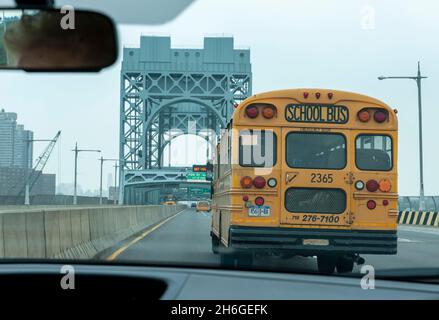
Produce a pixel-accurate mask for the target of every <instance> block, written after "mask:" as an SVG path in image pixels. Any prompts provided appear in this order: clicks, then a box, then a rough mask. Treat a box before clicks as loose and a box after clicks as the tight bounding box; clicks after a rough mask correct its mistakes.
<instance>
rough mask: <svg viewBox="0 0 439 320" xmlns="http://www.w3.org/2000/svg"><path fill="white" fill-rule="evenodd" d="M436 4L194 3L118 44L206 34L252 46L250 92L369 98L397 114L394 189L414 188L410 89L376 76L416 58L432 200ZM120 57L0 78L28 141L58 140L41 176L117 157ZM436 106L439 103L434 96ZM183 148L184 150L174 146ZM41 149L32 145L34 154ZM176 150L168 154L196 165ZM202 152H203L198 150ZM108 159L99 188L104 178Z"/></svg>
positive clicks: (82, 170)
mask: <svg viewBox="0 0 439 320" xmlns="http://www.w3.org/2000/svg"><path fill="white" fill-rule="evenodd" d="M438 17H439V2H438V1H434V0H431V1H415V0H413V1H408V0H406V1H402V0H394V1H352V0H343V1H328V0H320V1H285V0H270V1H262V0H245V1H242V0H221V1H218V0H198V1H196V2H195V3H194V4H192V5H191V6H190V7H189V8H188V9H186V11H184V12H183V14H181V15H180V16H179V17H178V18H176V19H175V20H173V21H171V22H169V23H167V24H165V25H163V26H148V25H142V26H137V25H136V26H133V25H131V26H124V25H122V26H120V27H119V31H120V40H121V45H138V44H139V38H140V35H141V34H147V35H148V34H152V35H170V36H172V45H173V46H177V47H185V46H187V47H198V48H200V47H202V44H203V36H205V35H218V34H225V35H233V36H234V38H235V46H236V47H249V48H250V49H251V62H252V67H253V93H257V92H262V91H268V90H273V89H282V88H297V87H320V88H332V89H340V90H347V91H354V92H359V93H363V94H367V95H370V96H373V97H376V98H378V99H381V100H383V101H384V102H386V103H388V104H389V105H390V106H392V107H394V108H397V109H398V110H399V113H398V115H399V125H400V135H399V158H398V160H399V178H400V180H399V191H400V194H401V195H416V194H417V193H418V191H419V183H418V180H419V174H418V172H419V166H418V163H419V161H418V125H417V119H418V118H417V95H416V84H415V82H414V81H411V80H387V81H378V80H377V79H376V77H377V76H379V75H413V76H414V75H415V73H416V62H417V61H418V60H419V59H420V60H421V63H422V70H423V72H424V73H425V75H427V76H428V77H429V78H428V79H426V80H425V81H424V83H423V105H424V138H425V140H424V150H425V154H424V159H425V160H424V165H425V169H424V170H425V190H426V194H429V195H432V194H435V195H437V194H439V185H438V184H437V183H436V180H438V179H439V170H438V169H437V167H435V166H437V159H438V157H439V147H438V142H437V139H438V138H437V135H438V134H437V132H436V128H437V124H436V122H437V121H436V119H437V118H439V109H438V108H437V106H436V103H435V98H436V97H435V95H436V93H437V92H438V84H439V63H438V59H439V42H438V40H437V39H438V34H439V19H438ZM119 73H120V61H119V62H118V63H116V65H115V66H113V67H111V68H109V69H107V70H105V71H103V72H101V73H99V74H26V73H23V72H19V71H2V72H1V73H0V83H1V86H0V92H1V97H2V98H1V99H0V108H5V109H6V110H7V111H13V112H17V113H18V119H19V122H20V123H22V124H24V125H25V126H26V128H28V129H30V130H33V131H34V133H35V138H51V137H53V136H54V135H55V133H56V131H57V130H62V137H61V141H60V143H59V144H58V146H57V148H59V151H58V150H57V149H55V152H54V154H53V156H52V157H51V159H50V161H49V164H48V167H47V170H46V171H47V172H52V173H56V174H58V182H61V183H70V182H72V181H73V153H72V152H71V151H70V150H71V149H72V148H73V146H74V144H75V142H76V141H78V143H79V146H80V147H83V148H100V149H102V150H103V155H104V157H111V158H113V157H115V156H118V148H119V136H118V132H119V131H118V130H119V95H120V88H119ZM436 100H437V98H436ZM181 145H183V144H181ZM44 146H45V145H44V144H38V145H35V148H34V150H35V156H37V155H38V154H39V153H40V152H41V150H42V148H43V147H44ZM185 151H186V149H185V148H184V147H180V148H179V149H175V150H174V151H173V158H175V159H177V158H178V159H179V160H180V163H181V162H182V161H183V162H185V161H186V162H188V163H190V162H191V161H194V157H195V153H194V152H193V150H192V151H191V152H189V153H188V154H186V155H185ZM200 154H204V151H202V150H201V151H200ZM97 158H98V156H97V155H96V154H81V155H80V166H79V178H78V179H79V182H78V183H79V184H81V185H82V187H83V188H84V189H97V188H98V186H99V163H98V161H97ZM111 172H113V168H112V164H109V163H107V164H106V168H105V173H104V186H106V185H107V182H106V181H105V180H106V179H107V176H108V173H111Z"/></svg>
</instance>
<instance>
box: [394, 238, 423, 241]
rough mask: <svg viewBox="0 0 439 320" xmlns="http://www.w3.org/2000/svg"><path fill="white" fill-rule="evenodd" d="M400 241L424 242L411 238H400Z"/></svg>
mask: <svg viewBox="0 0 439 320" xmlns="http://www.w3.org/2000/svg"><path fill="white" fill-rule="evenodd" d="M398 242H422V241H418V240H411V239H407V238H398Z"/></svg>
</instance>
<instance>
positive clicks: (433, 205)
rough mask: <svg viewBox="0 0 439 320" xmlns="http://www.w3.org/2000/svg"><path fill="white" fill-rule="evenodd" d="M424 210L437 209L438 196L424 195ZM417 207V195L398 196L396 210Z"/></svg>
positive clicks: (438, 206) (438, 204)
mask: <svg viewBox="0 0 439 320" xmlns="http://www.w3.org/2000/svg"><path fill="white" fill-rule="evenodd" d="M424 202H425V208H424V210H425V211H439V196H425V197H424ZM418 209H419V197H418V196H400V197H399V198H398V210H399V211H409V210H418Z"/></svg>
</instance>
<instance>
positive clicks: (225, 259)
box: [221, 254, 253, 269]
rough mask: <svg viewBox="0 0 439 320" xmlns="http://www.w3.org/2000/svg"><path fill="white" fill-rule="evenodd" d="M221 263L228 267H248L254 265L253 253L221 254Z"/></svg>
mask: <svg viewBox="0 0 439 320" xmlns="http://www.w3.org/2000/svg"><path fill="white" fill-rule="evenodd" d="M221 265H222V266H224V267H227V268H237V269H247V268H251V267H252V266H253V255H252V254H221Z"/></svg>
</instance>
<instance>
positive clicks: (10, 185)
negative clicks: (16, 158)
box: [0, 167, 56, 196]
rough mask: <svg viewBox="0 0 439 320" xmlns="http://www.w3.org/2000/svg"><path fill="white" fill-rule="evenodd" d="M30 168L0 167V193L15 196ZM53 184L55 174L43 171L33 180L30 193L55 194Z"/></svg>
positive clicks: (20, 189) (22, 185) (54, 182)
mask: <svg viewBox="0 0 439 320" xmlns="http://www.w3.org/2000/svg"><path fill="white" fill-rule="evenodd" d="M30 170H31V169H30ZM30 170H29V169H25V168H5V167H0V195H2V196H17V195H18V194H19V193H20V192H21V191H22V190H23V187H24V185H25V182H26V177H27V174H28V172H29V171H30ZM55 185H56V175H55V174H46V173H43V174H41V175H40V177H39V178H38V180H37V181H36V182H35V184H34V186H33V188H32V189H31V192H30V195H55Z"/></svg>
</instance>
